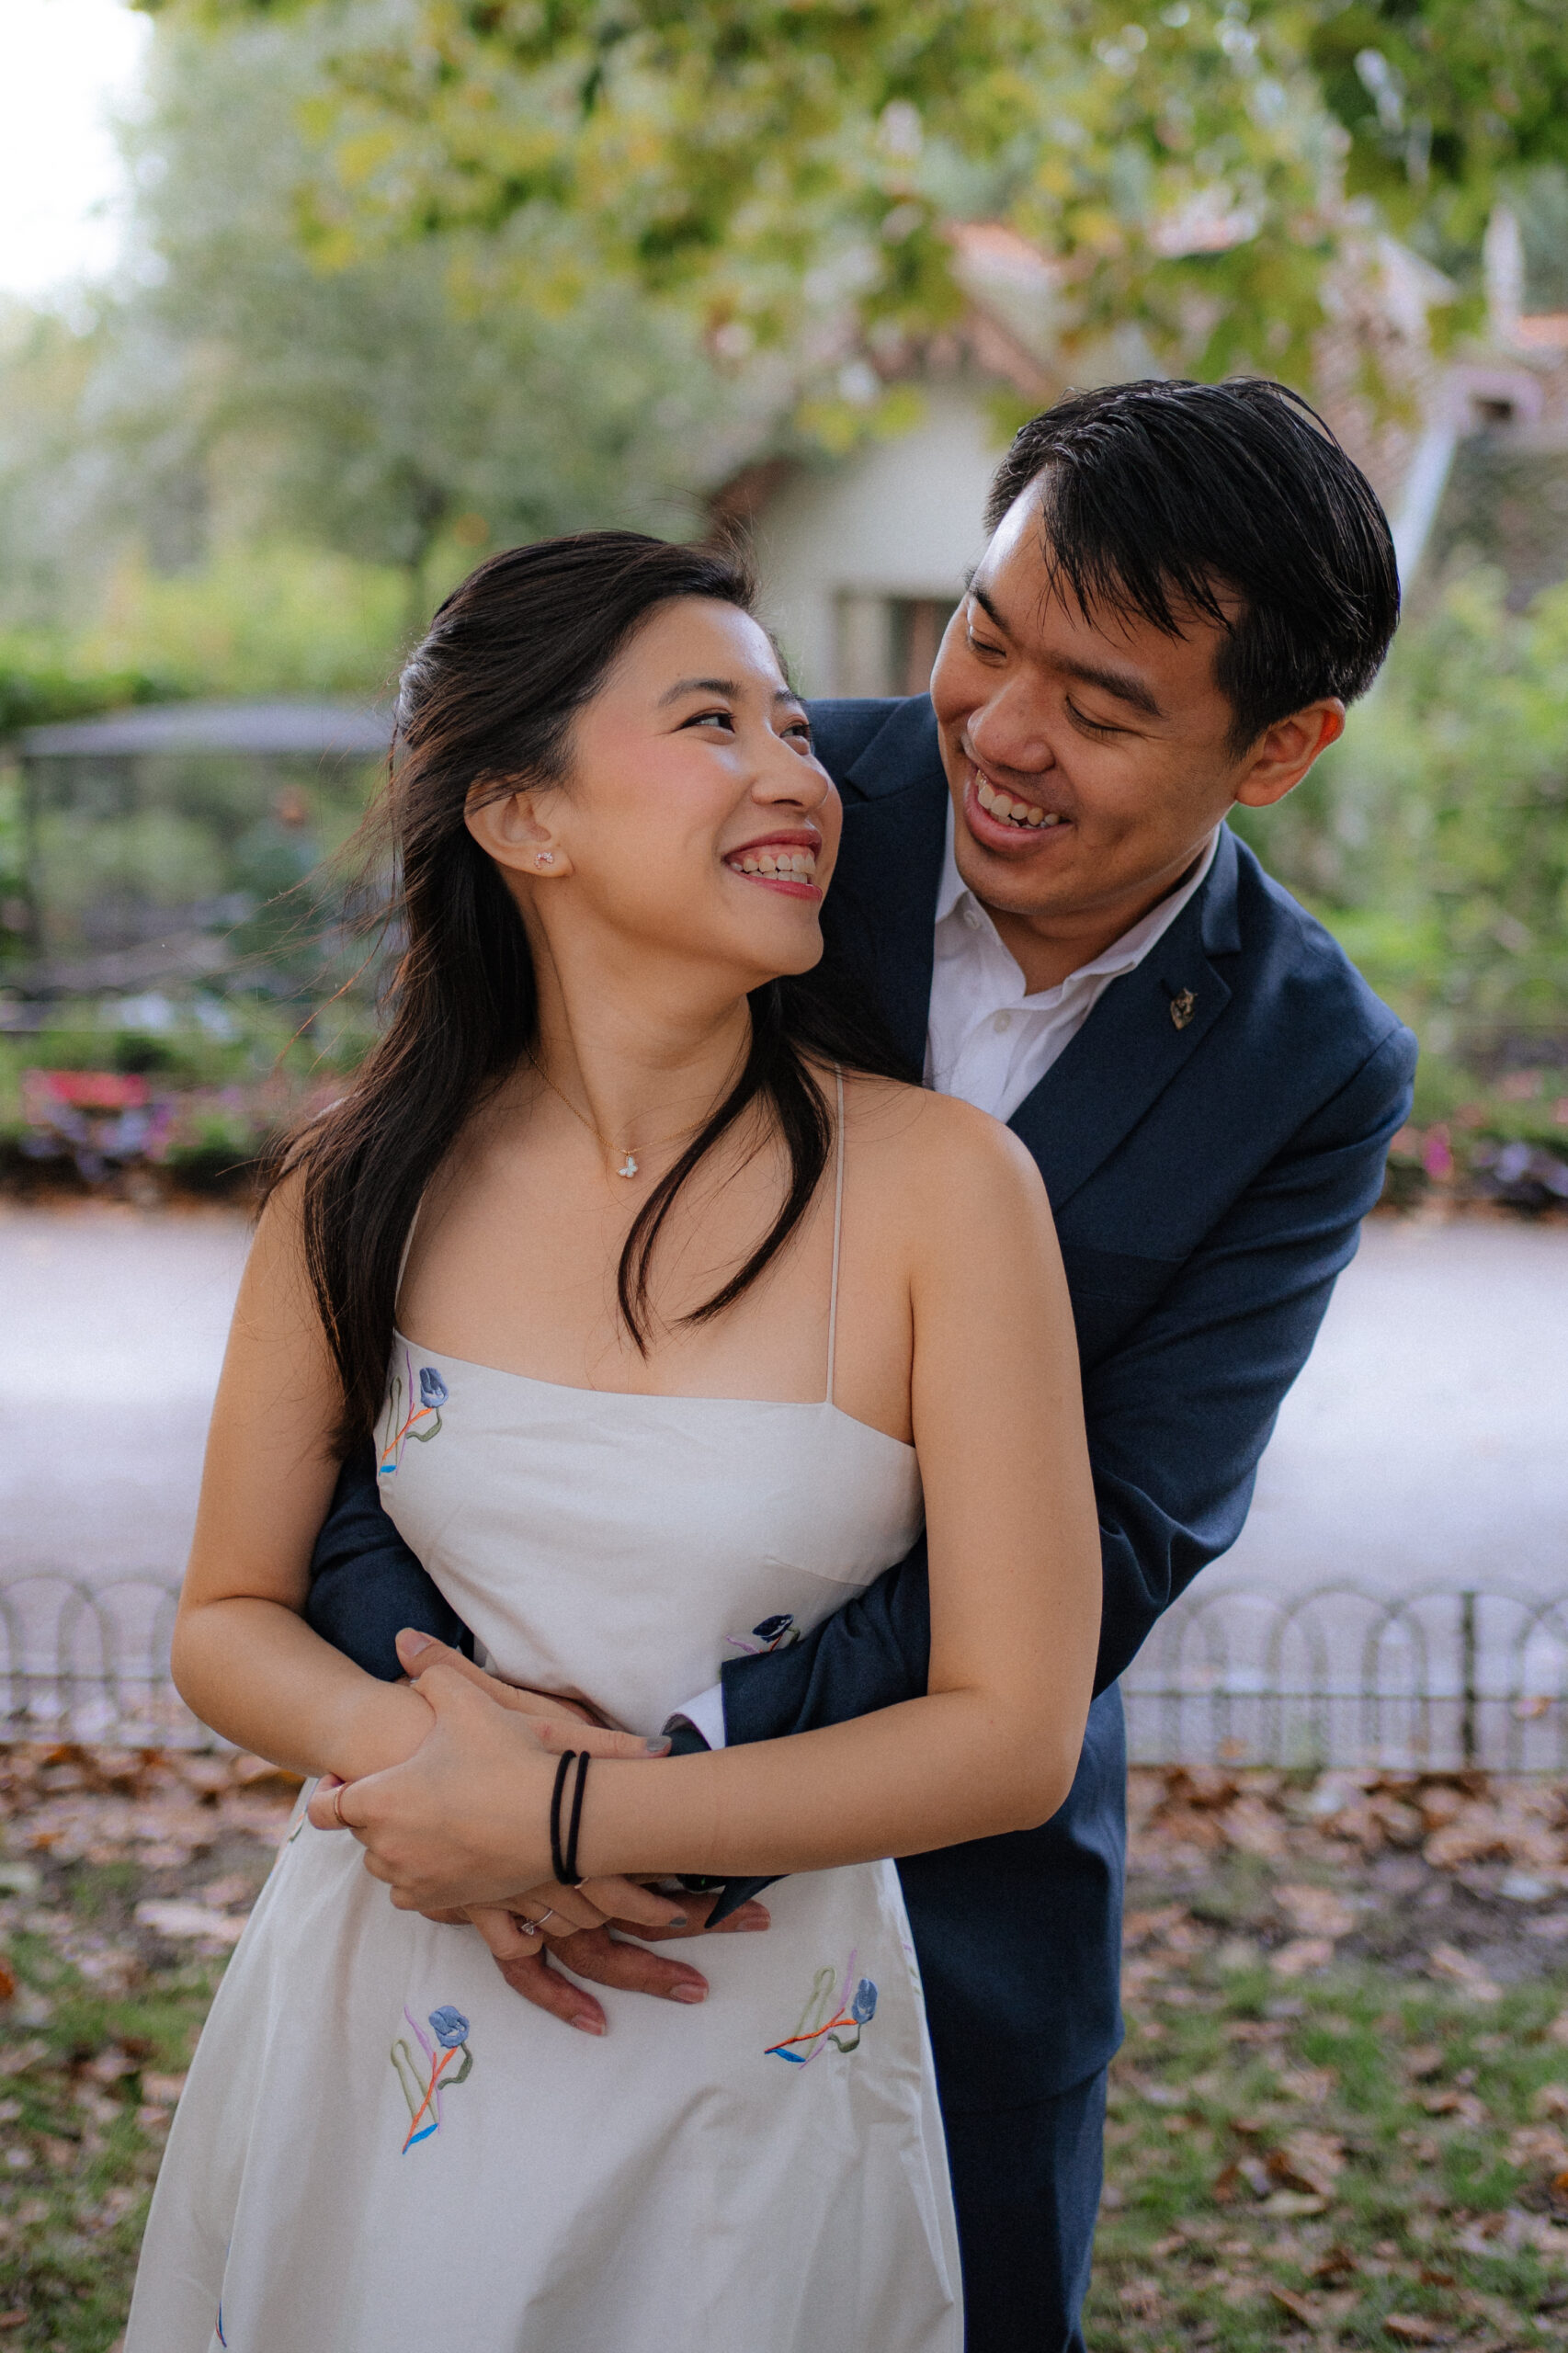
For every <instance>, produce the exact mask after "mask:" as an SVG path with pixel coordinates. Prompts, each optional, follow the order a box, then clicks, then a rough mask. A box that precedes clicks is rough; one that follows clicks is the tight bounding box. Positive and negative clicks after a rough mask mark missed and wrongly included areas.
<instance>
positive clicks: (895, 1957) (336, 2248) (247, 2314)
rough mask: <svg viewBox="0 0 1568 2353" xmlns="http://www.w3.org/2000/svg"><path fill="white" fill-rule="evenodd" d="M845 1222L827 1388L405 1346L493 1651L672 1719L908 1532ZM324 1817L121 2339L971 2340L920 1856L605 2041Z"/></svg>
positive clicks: (863, 2352) (744, 2352)
mask: <svg viewBox="0 0 1568 2353" xmlns="http://www.w3.org/2000/svg"><path fill="white" fill-rule="evenodd" d="M840 1134H841V1136H842V1127H841V1128H840ZM840 1151H841V1154H842V1145H841V1147H840ZM838 1177H839V1185H838V1191H839V1201H840V1202H841V1200H842V1182H843V1169H842V1158H841V1160H840V1166H839V1171H838ZM837 1221H838V1203H835V1233H834V1254H833V1255H834V1275H833V1284H834V1313H833V1315H830V1324H829V1340H828V1357H829V1365H828V1394H827V1396H826V1398H825V1399H824V1401H823V1402H822V1403H821V1404H767V1403H757V1402H753V1401H748V1400H745V1399H740V1398H706V1397H643V1396H634V1395H628V1394H624V1393H619V1392H616V1393H606V1392H593V1391H584V1390H577V1389H568V1388H562V1387H560V1386H558V1385H556V1384H555V1383H553V1382H550V1381H533V1380H529V1379H527V1378H525V1377H524V1376H522V1375H520V1374H516V1373H507V1372H501V1371H497V1370H493V1369H491V1368H488V1367H486V1366H483V1365H473V1364H467V1363H464V1362H462V1361H460V1359H458V1358H452V1357H447V1356H441V1355H438V1354H437V1352H436V1351H435V1350H433V1349H430V1348H422V1347H418V1346H417V1345H416V1344H415V1343H414V1342H412V1341H409V1340H405V1339H403V1338H402V1337H401V1336H400V1337H399V1339H398V1341H397V1344H396V1347H395V1350H394V1360H393V1366H392V1375H391V1381H390V1389H389V1396H388V1404H387V1409H386V1413H385V1415H384V1417H383V1421H382V1424H381V1429H380V1431H379V1433H378V1437H379V1440H380V1445H381V1471H382V1480H381V1485H382V1493H383V1499H384V1502H385V1506H386V1508H387V1510H388V1511H389V1512H390V1513H391V1515H392V1518H393V1519H394V1520H395V1521H396V1523H397V1526H398V1528H399V1529H400V1531H401V1532H402V1534H403V1536H404V1537H405V1538H406V1540H408V1542H409V1543H410V1544H411V1545H412V1546H413V1548H414V1550H415V1552H417V1553H418V1554H419V1556H420V1558H421V1559H422V1560H423V1561H424V1562H425V1563H426V1567H427V1568H428V1569H429V1571H430V1574H432V1576H433V1577H434V1578H435V1580H436V1583H437V1585H438V1586H440V1588H441V1590H442V1592H443V1593H444V1594H445V1595H446V1597H447V1598H448V1600H449V1602H450V1603H451V1604H452V1606H453V1607H454V1608H456V1609H457V1610H458V1611H459V1612H460V1615H461V1616H462V1617H463V1618H464V1619H465V1620H466V1621H467V1623H468V1624H469V1625H470V1626H471V1627H472V1629H473V1631H474V1633H475V1635H476V1637H477V1638H478V1641H479V1643H480V1644H481V1645H482V1646H483V1647H482V1650H481V1653H480V1654H481V1656H482V1657H486V1658H487V1659H488V1662H489V1663H490V1664H491V1665H493V1666H494V1668H495V1669H496V1671H497V1672H498V1673H500V1674H502V1675H504V1676H506V1677H508V1678H510V1679H511V1680H513V1681H515V1682H518V1683H527V1684H530V1685H534V1686H539V1687H544V1688H577V1689H580V1690H582V1691H583V1692H585V1693H586V1694H587V1695H588V1696H589V1697H590V1698H591V1699H593V1700H594V1701H595V1703H596V1705H597V1706H598V1707H599V1708H600V1709H601V1710H602V1711H604V1712H605V1713H606V1714H607V1715H608V1716H609V1717H610V1718H611V1719H612V1720H614V1721H615V1722H619V1723H620V1724H622V1725H625V1726H627V1727H628V1728H630V1729H632V1730H635V1731H639V1732H648V1733H652V1732H656V1731H658V1730H659V1728H660V1727H661V1725H662V1724H663V1723H664V1722H665V1718H666V1717H667V1716H668V1715H669V1713H670V1712H671V1711H672V1710H673V1709H675V1708H676V1707H678V1705H679V1704H680V1702H681V1701H682V1700H683V1699H687V1698H688V1697H689V1696H690V1695H691V1694H692V1693H693V1692H695V1691H698V1690H700V1689H702V1688H705V1687H706V1686H707V1685H708V1684H710V1683H711V1682H712V1681H713V1679H714V1678H715V1677H716V1675H717V1673H718V1670H719V1668H720V1666H721V1665H722V1663H723V1661H724V1660H725V1658H727V1657H731V1656H733V1655H734V1653H735V1650H736V1649H737V1648H739V1649H742V1650H752V1649H756V1648H758V1647H761V1646H764V1645H767V1644H768V1643H775V1642H777V1641H778V1640H781V1639H782V1640H788V1639H790V1637H791V1634H792V1631H793V1630H794V1629H799V1630H800V1631H802V1632H804V1631H810V1629H811V1628H812V1626H814V1625H816V1624H817V1623H818V1622H819V1620H822V1619H824V1618H825V1617H827V1616H828V1615H829V1614H830V1613H831V1612H832V1611H833V1610H835V1609H836V1608H838V1607H839V1606H840V1604H841V1603H843V1602H844V1601H846V1600H847V1599H848V1598H849V1597H851V1596H852V1595H854V1594H858V1593H859V1592H861V1591H863V1590H864V1588H865V1587H866V1586H868V1585H869V1583H870V1582H871V1580H872V1579H873V1578H874V1577H875V1576H877V1575H878V1574H879V1573H880V1572H881V1570H882V1569H884V1568H886V1567H888V1566H890V1565H891V1564H892V1563H893V1562H894V1561H896V1560H899V1559H901V1558H902V1557H903V1554H904V1552H907V1551H908V1549H909V1547H910V1546H911V1544H913V1542H914V1541H915V1538H916V1536H917V1535H918V1533H919V1529H920V1524H921V1514H922V1507H921V1497H920V1483H919V1475H918V1472H917V1470H916V1467H915V1454H914V1450H913V1449H912V1448H909V1447H907V1446H903V1445H901V1444H900V1443H899V1442H898V1441H897V1440H895V1439H893V1438H888V1437H887V1436H886V1435H885V1434H884V1433H882V1432H881V1431H879V1430H875V1429H872V1428H870V1427H868V1426H867V1425H866V1424H864V1423H861V1422H857V1421H855V1420H853V1419H851V1417H850V1416H849V1415H846V1414H845V1413H843V1412H841V1411H840V1410H839V1408H838V1407H837V1406H835V1404H834V1403H833V1402H832V1387H833V1377H832V1358H833V1323H834V1318H835V1314H836V1305H837V1284H838V1231H837ZM640 1769H646V1770H647V1771H649V1772H651V1773H657V1772H659V1771H661V1770H662V1769H664V1768H662V1767H661V1766H659V1765H658V1764H657V1763H653V1764H650V1765H649V1766H648V1767H647V1768H640ZM307 1794H308V1793H307ZM303 1805H304V1800H303V1798H302V1799H301V1808H300V1812H299V1814H298V1815H297V1817H296V1820H295V1823H294V1825H293V1827H292V1828H291V1830H290V1836H289V1839H288V1841H287V1843H286V1844H285V1846H284V1847H283V1848H282V1851H281V1854H280V1856H279V1859H278V1864H277V1866H276V1868H275V1870H273V1873H272V1876H271V1878H270V1879H269V1881H268V1882H267V1887H266V1889H265V1891H264V1892H263V1894H262V1896H261V1900H260V1902H259V1903H258V1904H257V1905H256V1911H255V1913H254V1914H253V1915H252V1917H251V1920H250V1922H249V1924H248V1926H247V1927H246V1929H245V1932H244V1936H243V1938H241V1939H240V1942H239V1945H238V1947H237V1948H236V1949H235V1952H234V1955H233V1960H232V1961H231V1962H230V1964H229V1969H228V1972H227V1974H226V1976H225V1978H224V1981H223V1984H222V1990H221V1991H220V1993H219V1995H218V1999H217V2001H216V2003H215V2005H214V2006H213V2009H212V2013H211V2017H210V2020H209V2022H208V2025H207V2029H206V2031H205V2032H204V2034H203V2036H202V2039H201V2043H200V2047H199V2051H198V2052H197V2055H196V2061H195V2064H194V2066H193V2067H192V2069H191V2074H190V2079H189V2082H188V2084H187V2087H186V2091H185V2095H184V2097H183V2098H182V2099H181V2101H180V2105H179V2110H178V2114H177V2116H176V2121H175V2126H174V2131H173V2132H172V2134H171V2136H170V2141H169V2146H168V2151H167V2154H166V2155H165V2161H164V2165H163V2170H162V2173H161V2175H160V2177H159V2181H158V2187H157V2191H156V2194H155V2196H154V2198H153V2210H152V2214H151V2217H150V2220H149V2222H148V2226H147V2233H146V2237H145V2240H144V2242H143V2246H142V2265H141V2270H140V2273H139V2276H138V2279H137V2283H136V2294H135V2301H134V2303H133V2305H132V2309H131V2325H130V2330H129V2334H128V2336H127V2338H126V2353H212V2349H213V2348H215V2347H220V2346H222V2347H229V2348H232V2353H449V2348H450V2353H459V2348H460V2353H674V2348H677V2347H678V2348H680V2353H960V2347H961V2344H962V2335H963V2331H962V2323H961V2319H960V2291H959V2268H958V2248H957V2238H956V2233H955V2229H954V2222H953V2212H952V2202H951V2198H950V2194H949V2186H948V2176H947V2164H946V2155H945V2150H944V2144H943V2139H942V2129H941V2120H940V2116H939V2113H938V2110H937V2097H936V2084H935V2077H934V2074H933V2069H932V2063H931V2052H930V2044H929V2040H928V2039H927V2035H926V2018H925V2010H924V2006H923V2004H922V2000H921V1995H920V1985H919V1979H918V1976H917V1974H916V1971H915V1955H914V1949H913V1947H912V1945H911V1942H910V1936H909V1927H908V1922H907V1920H906V1918H905V1915H904V1910H903V1899H902V1896H901V1893H900V1889H899V1882H898V1875H897V1872H896V1871H895V1870H894V1868H893V1866H892V1863H867V1864H862V1865H857V1866H854V1867H852V1868H849V1869H846V1870H829V1871H814V1872H809V1873H805V1874H802V1875H801V1876H800V1877H797V1878H793V1879H789V1880H785V1881H781V1882H779V1883H778V1885H777V1886H775V1887H773V1888H771V1889H770V1890H769V1891H768V1895H767V1903H768V1905H769V1908H770V1910H771V1912H772V1915H773V1926H772V1927H771V1929H770V1930H769V1931H768V1932H767V1934H766V1935H761V1936H738V1937H728V1938H722V1937H720V1938H712V1939H710V1940H709V1941H707V1942H703V1943H700V1944H699V1945H697V1946H695V1947H693V1948H691V1949H690V1957H691V1958H692V1959H693V1960H694V1961H696V1962H697V1963H698V1965H699V1967H700V1969H701V1970H702V1972H703V1974H704V1975H705V1976H706V1977H707V1978H708V1979H709V1981H710V1986H711V1989H712V1990H711V1992H710V1995H709V1997H708V1999H707V2001H706V2002H705V2003H702V2004H701V2005H699V2006H691V2007H687V2006H683V2005H680V2004H676V2003H672V2002H664V2001H655V2000H651V1999H649V1998H648V1997H647V1996H645V1995H632V1994H618V1993H616V1992H614V1991H612V1990H606V1989H602V1988H596V1989H595V1990H596V1993H597V1994H598V1995H599V1998H600V1999H601V2000H602V2002H603V2006H604V2008H605V2011H606V2013H607V2017H608V2033H607V2034H606V2035H605V2036H604V2037H603V2038H602V2039H599V2038H596V2037H593V2036H589V2035H585V2034H580V2033H574V2032H573V2031H572V2030H571V2029H568V2028H566V2027H563V2026H562V2024H561V2023H560V2022H559V2021H558V2020H557V2019H555V2018H551V2017H549V2016H547V2015H546V2014H545V2013H543V2012H542V2011H540V2010H537V2009H535V2008H532V2007H531V2006H529V2005H528V2004H527V2003H525V2002H524V2001H523V2000H522V1999H521V1998H520V1997H519V1996H518V1995H516V1994H514V1993H513V1992H512V1991H511V1990H510V1988H509V1987H508V1986H507V1985H506V1983H505V1982H504V1980H503V1979H502V1978H501V1976H500V1974H499V1972H497V1970H496V1968H495V1965H494V1961H492V1960H491V1958H490V1955H489V1953H488V1951H487V1950H486V1949H485V1947H484V1946H483V1943H482V1942H481V1940H480V1938H479V1937H478V1936H477V1934H476V1933H475V1932H474V1930H473V1929H472V1928H469V1927H438V1926H437V1925H435V1924H434V1923H432V1922H429V1921H426V1920H423V1919H421V1918H420V1917H419V1916H418V1915H410V1914H408V1913H403V1912H397V1911H394V1910H393V1909H392V1904H391V1903H390V1902H389V1900H388V1897H387V1893H386V1891H385V1889H384V1888H382V1887H381V1885H379V1884H378V1882H377V1881H374V1880H372V1879H370V1878H369V1876H368V1875H367V1873H366V1872H365V1871H364V1870H363V1869H362V1867H361V1860H362V1859H361V1850H360V1848H359V1847H358V1846H357V1845H356V1844H355V1843H354V1842H353V1841H352V1840H351V1839H348V1838H346V1837H344V1836H341V1835H340V1834H331V1833H324V1832H319V1831H316V1830H314V1829H312V1827H311V1826H310V1824H308V1823H306V1822H304V1820H303Z"/></svg>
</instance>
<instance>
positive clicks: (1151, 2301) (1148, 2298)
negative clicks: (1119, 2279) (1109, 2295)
mask: <svg viewBox="0 0 1568 2353" xmlns="http://www.w3.org/2000/svg"><path fill="white" fill-rule="evenodd" d="M1119 2301H1120V2303H1121V2309H1122V2311H1123V2312H1124V2313H1129V2314H1131V2317H1132V2319H1134V2320H1153V2317H1154V2315H1155V2313H1157V2312H1158V2311H1159V2309H1160V2306H1161V2303H1162V2302H1163V2301H1164V2299H1163V2298H1162V2296H1161V2294H1160V2287H1159V2282H1158V2280H1155V2279H1129V2280H1127V2281H1125V2282H1124V2283H1123V2285H1122V2287H1121V2289H1120V2290H1119Z"/></svg>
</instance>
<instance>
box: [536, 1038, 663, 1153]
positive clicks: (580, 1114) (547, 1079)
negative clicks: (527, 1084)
mask: <svg viewBox="0 0 1568 2353" xmlns="http://www.w3.org/2000/svg"><path fill="white" fill-rule="evenodd" d="M528 1060H529V1062H530V1063H532V1064H533V1066H534V1068H535V1070H537V1071H538V1073H539V1074H540V1078H542V1079H543V1081H544V1083H545V1085H546V1086H548V1087H549V1089H550V1091H551V1094H552V1095H554V1096H556V1097H559V1098H560V1100H561V1101H562V1103H564V1104H565V1106H566V1108H567V1109H568V1110H569V1111H570V1112H571V1114H572V1117H573V1118H574V1120H581V1121H582V1123H583V1125H584V1127H585V1128H586V1129H587V1131H588V1133H589V1134H590V1135H591V1136H593V1137H594V1138H595V1139H596V1140H597V1143H598V1147H599V1150H600V1151H601V1152H602V1153H603V1154H605V1155H606V1157H607V1158H608V1159H610V1160H613V1159H614V1157H615V1149H616V1148H615V1146H614V1144H612V1143H611V1142H610V1140H609V1138H608V1136H607V1135H606V1134H605V1133H604V1131H603V1130H602V1129H601V1128H599V1127H597V1125H596V1124H595V1122H594V1121H593V1120H590V1119H589V1117H588V1115H587V1113H586V1112H585V1111H579V1110H578V1108H577V1106H576V1105H575V1103H574V1102H573V1100H572V1097H570V1096H569V1095H564V1094H562V1090H561V1088H560V1087H559V1086H557V1085H556V1084H555V1081H554V1080H553V1079H552V1078H551V1075H550V1073H549V1072H548V1071H547V1070H546V1069H545V1067H544V1064H543V1063H541V1062H540V1059H539V1057H538V1055H537V1054H535V1053H532V1052H530V1053H529V1055H528ZM701 1124H702V1122H701V1120H699V1121H698V1122H697V1126H696V1127H690V1128H686V1129H683V1130H682V1131H681V1132H680V1134H679V1135H675V1136H671V1137H669V1138H667V1139H666V1143H685V1142H687V1141H688V1140H689V1139H690V1138H691V1137H692V1136H694V1135H695V1134H696V1133H697V1129H698V1128H699V1127H700V1126H701ZM665 1148H666V1147H665V1145H663V1144H662V1145H660V1146H658V1147H657V1149H658V1150H660V1151H663V1150H665ZM638 1173H639V1162H638V1158H637V1154H635V1153H634V1152H633V1151H632V1149H631V1145H630V1144H628V1146H627V1148H626V1156H625V1158H624V1159H623V1160H622V1162H621V1164H620V1165H619V1168H618V1169H617V1170H616V1171H615V1174H616V1175H617V1176H627V1177H631V1176H637V1175H638Z"/></svg>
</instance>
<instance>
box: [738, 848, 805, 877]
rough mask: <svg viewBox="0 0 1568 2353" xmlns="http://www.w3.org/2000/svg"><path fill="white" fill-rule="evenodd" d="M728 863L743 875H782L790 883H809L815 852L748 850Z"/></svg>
mask: <svg viewBox="0 0 1568 2353" xmlns="http://www.w3.org/2000/svg"><path fill="white" fill-rule="evenodd" d="M730 862H731V864H732V865H733V866H737V867H738V868H739V869H740V870H741V872H742V873H743V874H782V875H783V876H784V878H785V880H786V881H790V882H809V881H811V880H812V876H813V875H814V874H815V873H816V870H817V861H816V852H815V851H814V850H809V849H758V850H750V849H748V850H744V851H743V852H742V854H741V856H740V857H739V858H732V860H731V861H730Z"/></svg>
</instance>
